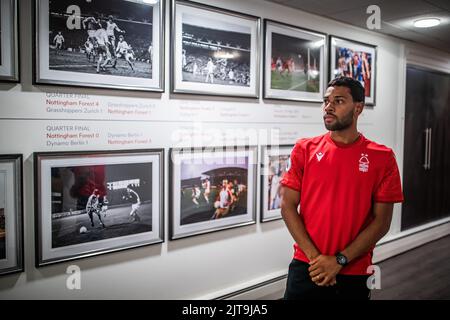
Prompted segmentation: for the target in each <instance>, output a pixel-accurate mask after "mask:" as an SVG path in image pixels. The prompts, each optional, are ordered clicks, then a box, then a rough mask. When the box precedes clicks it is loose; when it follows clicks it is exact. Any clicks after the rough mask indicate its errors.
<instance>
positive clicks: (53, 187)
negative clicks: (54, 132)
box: [34, 149, 164, 267]
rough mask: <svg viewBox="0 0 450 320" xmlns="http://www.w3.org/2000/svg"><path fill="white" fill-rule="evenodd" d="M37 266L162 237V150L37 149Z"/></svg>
mask: <svg viewBox="0 0 450 320" xmlns="http://www.w3.org/2000/svg"><path fill="white" fill-rule="evenodd" d="M34 159H35V160H34V161H35V166H36V170H35V175H36V180H35V182H36V184H35V188H36V194H37V199H36V201H37V203H36V208H37V210H36V221H37V232H38V244H39V246H38V255H37V260H36V265H37V266H38V267H40V266H42V265H46V264H50V263H56V262H60V261H65V260H72V259H78V258H82V257H85V256H88V255H89V256H90V255H94V254H102V253H106V252H111V251H116V250H121V249H124V248H133V247H138V246H143V245H150V244H155V243H160V242H162V241H163V220H162V215H163V196H164V195H163V187H162V180H163V172H164V169H163V150H162V149H154V150H139V151H131V152H128V151H107V152H81V151H80V152H49V153H45V152H44V153H40V152H37V153H35V154H34Z"/></svg>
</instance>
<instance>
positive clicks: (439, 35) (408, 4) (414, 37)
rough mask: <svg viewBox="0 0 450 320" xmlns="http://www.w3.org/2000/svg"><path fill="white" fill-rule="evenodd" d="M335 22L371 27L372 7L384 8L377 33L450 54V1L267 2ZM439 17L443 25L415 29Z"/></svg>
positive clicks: (350, 0) (322, 0)
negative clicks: (420, 21) (419, 22)
mask: <svg viewBox="0 0 450 320" xmlns="http://www.w3.org/2000/svg"><path fill="white" fill-rule="evenodd" d="M267 1H269V2H275V3H279V4H281V5H285V6H288V7H292V8H296V9H299V10H302V11H307V12H310V13H314V14H317V15H320V16H324V17H327V18H330V19H333V20H338V21H341V22H345V23H348V24H352V25H355V26H358V27H362V28H367V26H366V20H367V18H368V17H369V14H367V13H366V9H367V7H368V6H369V5H373V4H374V5H378V6H379V7H380V9H381V21H382V22H381V29H380V30H373V31H376V32H381V33H384V34H388V35H392V36H395V37H399V38H403V39H407V40H411V41H414V42H418V43H421V44H423V45H426V46H429V47H434V48H437V49H440V50H443V51H447V52H450V0H320V1H318V0H267ZM424 17H436V18H439V19H440V20H441V24H440V25H439V26H437V27H433V28H415V27H414V26H413V22H414V21H415V20H417V19H419V18H424Z"/></svg>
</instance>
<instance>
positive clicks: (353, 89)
mask: <svg viewBox="0 0 450 320" xmlns="http://www.w3.org/2000/svg"><path fill="white" fill-rule="evenodd" d="M335 86H338V87H346V88H349V89H350V93H351V95H352V98H353V101H356V102H362V103H364V100H365V94H364V87H363V86H362V84H361V83H360V82H359V81H357V80H355V79H353V78H350V77H337V78H335V79H333V80H331V81H330V82H329V83H328V86H327V88H328V87H335Z"/></svg>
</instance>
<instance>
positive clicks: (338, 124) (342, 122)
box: [325, 110, 353, 131]
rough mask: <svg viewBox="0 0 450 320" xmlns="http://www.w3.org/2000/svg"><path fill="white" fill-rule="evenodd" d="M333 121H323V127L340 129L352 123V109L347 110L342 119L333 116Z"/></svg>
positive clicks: (331, 129) (334, 129)
mask: <svg viewBox="0 0 450 320" xmlns="http://www.w3.org/2000/svg"><path fill="white" fill-rule="evenodd" d="M335 119H336V121H335V122H334V123H327V122H326V121H325V128H327V130H330V131H340V130H344V129H347V128H349V127H350V126H351V125H352V124H353V110H351V111H349V113H347V114H346V115H345V116H343V117H342V119H338V118H337V117H335Z"/></svg>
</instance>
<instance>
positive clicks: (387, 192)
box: [374, 151, 403, 202]
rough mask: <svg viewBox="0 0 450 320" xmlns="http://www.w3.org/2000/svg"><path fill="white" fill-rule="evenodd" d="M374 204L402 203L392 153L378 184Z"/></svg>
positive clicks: (398, 175)
mask: <svg viewBox="0 0 450 320" xmlns="http://www.w3.org/2000/svg"><path fill="white" fill-rule="evenodd" d="M374 201H375V202H403V192H402V186H401V181H400V173H399V171H398V166H397V161H396V160H395V155H394V152H392V151H391V153H390V155H389V159H388V160H387V161H386V167H385V170H384V175H383V177H382V179H381V181H380V183H379V184H378V186H377V188H376V190H375V194H374Z"/></svg>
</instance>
